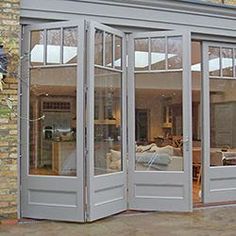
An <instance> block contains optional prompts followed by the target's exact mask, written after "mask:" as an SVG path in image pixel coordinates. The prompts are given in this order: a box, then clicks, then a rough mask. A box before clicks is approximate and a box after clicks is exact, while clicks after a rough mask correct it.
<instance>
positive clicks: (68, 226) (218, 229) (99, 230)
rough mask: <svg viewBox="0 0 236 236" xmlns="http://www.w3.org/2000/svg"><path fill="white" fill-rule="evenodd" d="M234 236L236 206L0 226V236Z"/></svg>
mask: <svg viewBox="0 0 236 236" xmlns="http://www.w3.org/2000/svg"><path fill="white" fill-rule="evenodd" d="M9 235H14V236H74V235H76V236H146V235H148V236H149V235H150V236H176V235H180V236H195V235H197V236H236V205H232V206H227V207H214V208H203V209H195V210H194V211H193V212H192V213H166V212H165V213H163V212H135V211H129V212H124V213H121V214H118V215H115V216H111V217H107V218H105V219H102V220H98V221H96V222H93V223H86V224H81V223H68V222H58V221H48V220H29V219H28V220H24V219H21V220H20V221H19V222H18V223H16V224H1V225H0V236H9Z"/></svg>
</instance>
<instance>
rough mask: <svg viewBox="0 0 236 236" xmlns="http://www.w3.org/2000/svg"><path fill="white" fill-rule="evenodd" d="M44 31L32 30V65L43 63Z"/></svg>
mask: <svg viewBox="0 0 236 236" xmlns="http://www.w3.org/2000/svg"><path fill="white" fill-rule="evenodd" d="M43 39H44V31H42V30H40V31H32V32H31V42H30V62H31V65H32V66H36V65H43V64H44V44H43Z"/></svg>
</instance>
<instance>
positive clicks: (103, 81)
mask: <svg viewBox="0 0 236 236" xmlns="http://www.w3.org/2000/svg"><path fill="white" fill-rule="evenodd" d="M94 101H95V108H94V172H95V175H100V174H106V173H111V172H117V171H121V170H122V164H121V73H119V72H112V71H108V70H104V69H98V68H95V98H94Z"/></svg>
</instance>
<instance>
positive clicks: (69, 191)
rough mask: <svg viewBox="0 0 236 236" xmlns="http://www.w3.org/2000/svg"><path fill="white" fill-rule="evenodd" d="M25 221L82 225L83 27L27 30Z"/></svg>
mask: <svg viewBox="0 0 236 236" xmlns="http://www.w3.org/2000/svg"><path fill="white" fill-rule="evenodd" d="M23 44H24V45H23V50H22V79H21V90H22V91H21V94H22V96H21V116H20V121H21V216H22V217H29V218H38V219H40V218H41V219H55V220H66V221H81V222H83V221H84V219H85V218H84V179H83V178H84V172H83V170H84V168H83V166H84V159H83V155H84V151H83V150H84V143H83V142H84V141H83V140H84V131H83V130H84V125H83V123H84V121H83V110H84V107H83V105H84V99H83V89H84V87H83V85H84V83H83V76H84V75H83V71H84V70H83V63H84V22H83V21H81V22H79V23H78V22H77V23H69V22H68V23H61V22H60V23H55V24H44V25H38V26H29V27H25V29H24V41H23Z"/></svg>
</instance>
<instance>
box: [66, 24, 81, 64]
mask: <svg viewBox="0 0 236 236" xmlns="http://www.w3.org/2000/svg"><path fill="white" fill-rule="evenodd" d="M77 38H78V32H77V28H65V29H63V64H71V63H76V62H77V44H78V42H77Z"/></svg>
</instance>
